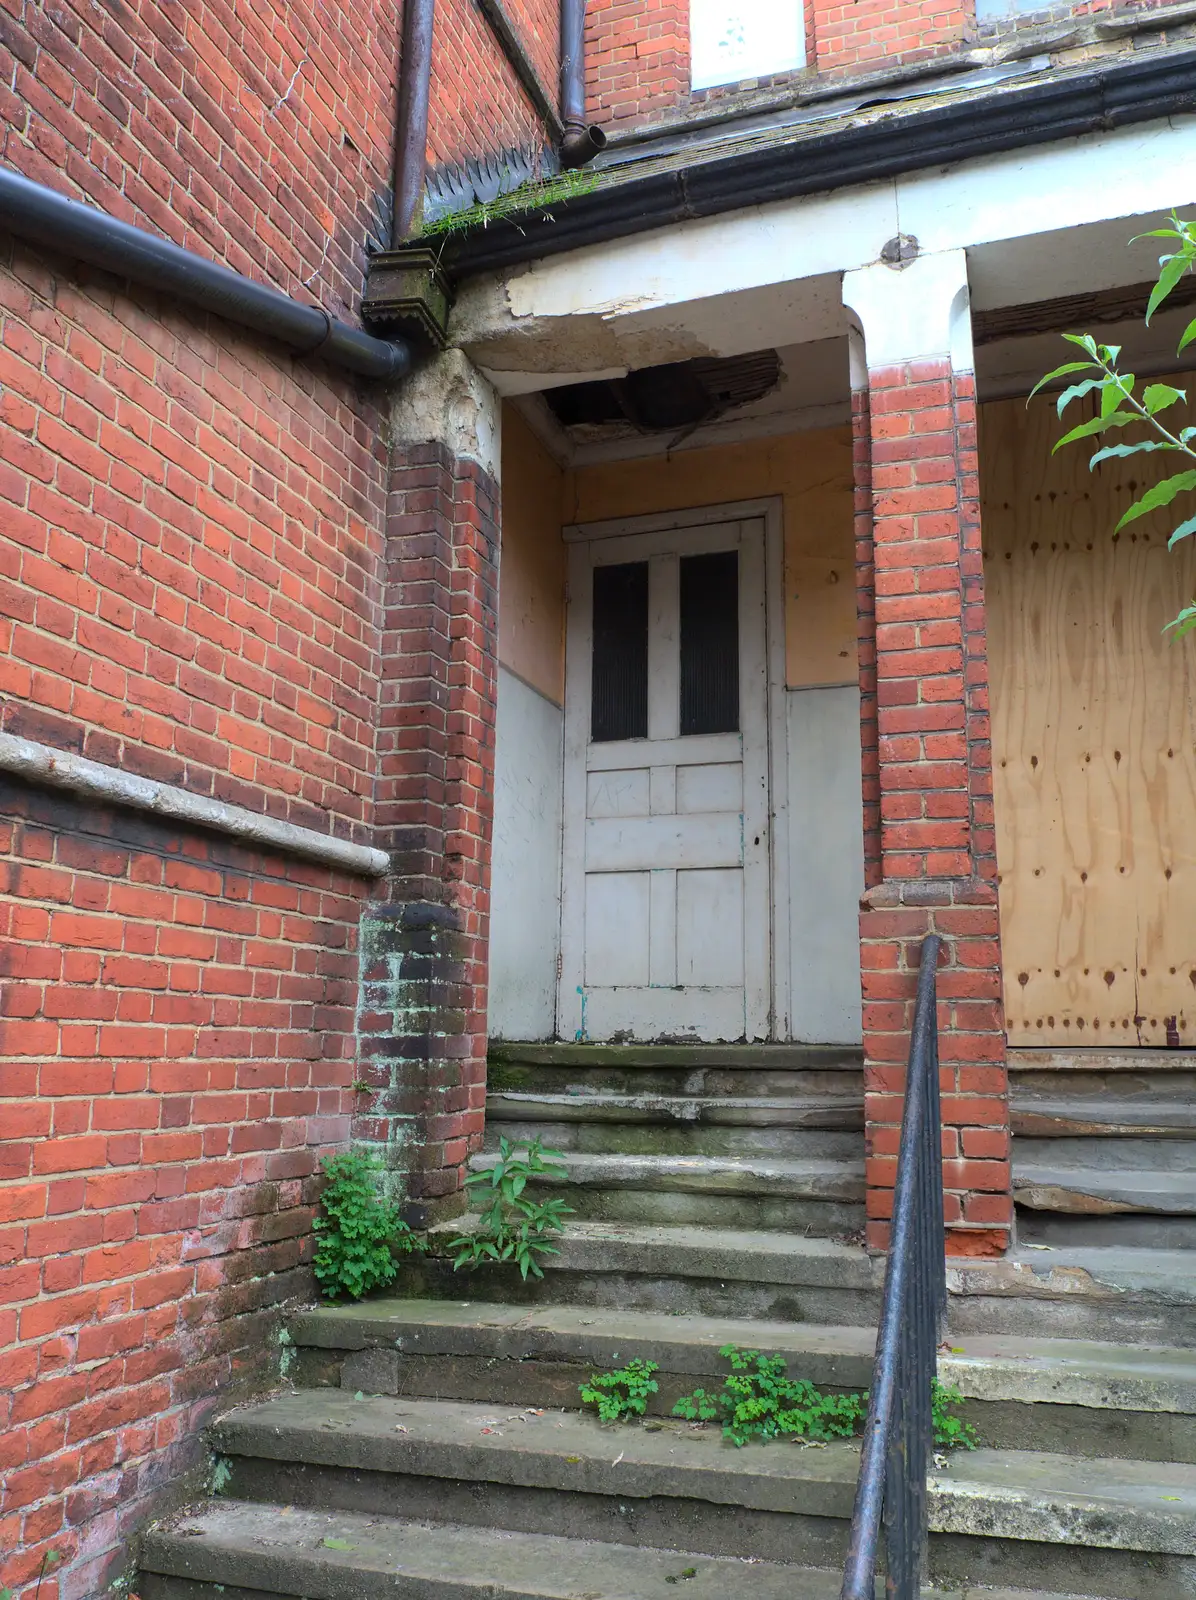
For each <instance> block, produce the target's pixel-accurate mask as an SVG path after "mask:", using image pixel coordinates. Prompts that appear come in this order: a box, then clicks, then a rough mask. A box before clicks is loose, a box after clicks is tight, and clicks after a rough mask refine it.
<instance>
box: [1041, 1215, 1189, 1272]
mask: <svg viewBox="0 0 1196 1600" xmlns="http://www.w3.org/2000/svg"><path fill="white" fill-rule="evenodd" d="M1017 1236H1018V1241H1019V1242H1020V1243H1021V1244H1048V1245H1052V1246H1054V1247H1055V1248H1056V1249H1082V1248H1085V1247H1096V1246H1102V1247H1111V1248H1115V1249H1126V1250H1133V1249H1140V1250H1196V1217H1160V1216H1154V1215H1143V1214H1142V1213H1134V1212H1131V1213H1122V1214H1120V1215H1113V1216H1100V1217H1085V1216H1077V1215H1075V1214H1066V1213H1063V1212H1058V1211H1035V1210H1032V1209H1031V1208H1030V1207H1029V1206H1018V1207H1017ZM1047 1259H1048V1260H1049V1257H1048V1258H1047Z"/></svg>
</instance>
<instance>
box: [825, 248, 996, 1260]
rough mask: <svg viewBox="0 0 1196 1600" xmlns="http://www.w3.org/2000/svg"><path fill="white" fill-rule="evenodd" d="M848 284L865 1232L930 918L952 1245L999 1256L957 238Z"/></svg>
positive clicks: (970, 421) (968, 370) (878, 1219)
mask: <svg viewBox="0 0 1196 1600" xmlns="http://www.w3.org/2000/svg"><path fill="white" fill-rule="evenodd" d="M843 295H844V300H845V302H846V304H847V306H848V307H849V309H850V310H851V311H852V312H854V314H855V316H856V317H857V318H858V321H859V325H860V329H861V330H862V337H863V351H864V353H865V354H866V358H867V359H866V368H865V366H864V364H863V363H859V362H857V365H856V375H857V377H856V383H855V385H854V387H855V390H856V400H855V403H854V405H853V416H854V417H855V419H856V427H857V450H858V446H859V444H860V442H862V439H863V436H864V430H865V427H866V428H867V433H868V436H869V438H870V450H869V451H868V452H867V453H866V454H865V452H863V451H862V450H858V455H857V512H858V511H859V508H860V505H861V503H863V504H864V505H866V504H867V501H868V500H869V499H870V501H871V527H870V528H868V527H867V525H866V523H867V517H866V513H865V514H864V515H863V516H861V515H857V528H856V532H857V541H858V542H857V562H858V571H859V577H860V644H861V661H860V671H861V689H862V692H863V696H864V717H863V729H864V750H863V760H864V795H865V819H866V822H865V825H866V830H867V833H868V836H867V837H866V840H865V852H866V860H867V867H868V876H867V880H866V881H867V882H868V885H869V886H868V888H867V890H866V892H865V894H864V898H863V900H862V901H861V907H860V962H861V970H862V974H863V992H864V1017H863V1023H864V1060H865V1094H866V1117H867V1141H868V1143H867V1156H868V1241H869V1244H870V1245H871V1246H873V1247H875V1248H882V1247H883V1246H884V1245H885V1244H886V1243H887V1240H888V1220H887V1219H888V1217H889V1216H890V1214H891V1210H892V1190H893V1183H894V1179H895V1175H896V1157H897V1147H898V1136H899V1131H900V1120H901V1107H902V1097H903V1093H904V1087H905V1060H906V1054H907V1050H908V1045H909V1031H910V1026H911V1023H912V1018H913V1000H914V993H915V989H916V985H917V965H918V953H919V948H920V942H921V940H922V938H923V937H924V935H925V934H927V933H929V932H935V933H939V934H941V935H942V936H943V941H944V943H943V953H942V957H941V971H940V973H939V1028H940V1061H941V1066H942V1096H943V1100H942V1106H943V1129H942V1135H943V1158H944V1171H943V1186H944V1202H945V1213H946V1220H947V1227H948V1230H949V1231H948V1245H947V1248H948V1250H949V1251H950V1252H951V1253H954V1254H965V1255H995V1254H1000V1253H1001V1252H1002V1251H1003V1250H1004V1249H1005V1248H1006V1247H1007V1245H1008V1243H1009V1230H1010V1227H1011V1224H1012V1199H1011V1193H1010V1168H1009V1113H1008V1099H1007V1092H1006V1089H1007V1085H1006V1075H1005V1033H1004V1019H1003V1016H1002V1011H1001V953H1000V927H999V920H998V912H997V890H996V856H995V847H994V834H993V816H992V772H991V748H990V742H989V719H988V664H987V651H986V640H985V626H984V577H983V569H982V559H981V549H980V512H979V488H978V480H977V460H976V401H975V380H974V377H973V371H972V349H971V321H970V314H969V311H968V293H967V270H966V263H965V260H964V255H963V252H962V251H950V252H944V253H942V254H939V255H929V256H920V257H917V258H916V259H914V260H912V261H908V262H906V263H904V264H903V265H901V266H899V267H890V266H888V265H886V264H884V263H877V264H875V265H873V266H870V267H865V268H861V269H860V270H858V271H855V272H849V273H847V274H846V275H845V279H844V286H843ZM865 371H866V379H867V382H866V388H865V383H864V373H865ZM873 644H874V648H875V669H874V682H875V695H876V699H875V706H876V711H875V719H876V720H875V733H876V747H875V752H873V750H872V749H871V747H870V731H871V730H870V724H869V707H870V699H869V696H870V692H871V688H872V684H873V666H872V660H871V651H872V647H873ZM873 795H874V796H875V800H876V802H877V803H878V809H879V815H878V817H877V813H876V811H875V810H872V809H869V807H870V800H871V797H872V796H873ZM877 821H878V824H879V826H878V829H876V828H870V827H869V823H870V822H877Z"/></svg>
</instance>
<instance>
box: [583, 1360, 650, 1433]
mask: <svg viewBox="0 0 1196 1600" xmlns="http://www.w3.org/2000/svg"><path fill="white" fill-rule="evenodd" d="M657 1370H658V1368H657V1364H656V1362H655V1361H640V1360H639V1359H636V1360H635V1361H629V1362H628V1363H627V1365H626V1366H625V1367H623V1368H621V1370H620V1371H618V1372H592V1373H591V1374H590V1381H589V1383H583V1384H582V1385H581V1389H580V1393H581V1403H582V1405H583V1406H597V1407H598V1420H599V1422H619V1421H623V1422H626V1421H627V1419H628V1418H629V1417H642V1416H643V1414H644V1412H645V1411H647V1409H648V1400H649V1397H650V1396H652V1395H654V1394H656V1393H657V1392H658V1391H659V1389H660V1385H659V1384H658V1383H657V1381H656V1379H655V1378H654V1377H653V1376H652V1374H653V1373H654V1372H656V1371H657Z"/></svg>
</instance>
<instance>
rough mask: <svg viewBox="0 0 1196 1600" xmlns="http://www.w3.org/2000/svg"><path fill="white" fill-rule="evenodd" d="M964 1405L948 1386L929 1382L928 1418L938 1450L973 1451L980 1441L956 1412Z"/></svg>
mask: <svg viewBox="0 0 1196 1600" xmlns="http://www.w3.org/2000/svg"><path fill="white" fill-rule="evenodd" d="M963 1404H964V1398H963V1395H962V1394H960V1392H959V1390H958V1389H954V1388H952V1387H951V1386H950V1385H949V1384H946V1383H940V1382H939V1380H938V1379H937V1378H931V1380H930V1418H931V1421H932V1423H933V1424H934V1442H935V1445H936V1446H937V1448H938V1449H940V1450H974V1449H975V1448H976V1446H977V1445H978V1444H979V1442H980V1440H979V1438H978V1436H977V1434H976V1430H975V1428H973V1426H972V1424H971V1423H970V1422H965V1421H964V1420H963V1418H962V1417H960V1416H957V1415H956V1412H957V1410H958V1408H959V1407H960V1406H962V1405H963Z"/></svg>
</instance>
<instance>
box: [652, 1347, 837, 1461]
mask: <svg viewBox="0 0 1196 1600" xmlns="http://www.w3.org/2000/svg"><path fill="white" fill-rule="evenodd" d="M719 1354H720V1355H721V1356H722V1357H723V1359H724V1360H726V1361H729V1362H730V1363H731V1371H730V1372H729V1373H728V1374H727V1376H726V1377H725V1378H724V1379H723V1386H722V1388H721V1389H719V1390H716V1391H715V1392H714V1393H710V1392H708V1391H707V1390H705V1389H695V1390H694V1391H693V1393H692V1394H687V1395H683V1396H682V1397H681V1399H680V1400H678V1402H677V1404H676V1405H675V1406H674V1407H673V1415H674V1416H675V1417H684V1418H687V1419H688V1420H689V1421H691V1422H721V1423H722V1426H723V1437H724V1438H726V1439H729V1440H730V1441H731V1443H732V1444H734V1445H737V1446H742V1445H745V1444H747V1443H748V1442H749V1441H750V1440H752V1439H759V1440H761V1441H762V1442H763V1443H765V1444H767V1443H770V1442H771V1441H772V1440H773V1439H790V1438H804V1439H817V1440H826V1439H846V1438H850V1436H851V1435H852V1434H853V1433H855V1432H856V1430H857V1428H858V1427H859V1425H860V1423H861V1422H862V1421H863V1419H864V1417H865V1415H866V1414H867V1409H868V1397H867V1395H863V1394H826V1393H824V1392H823V1391H822V1390H821V1389H818V1388H816V1387H815V1385H814V1384H812V1383H810V1382H809V1381H808V1380H807V1379H805V1378H791V1377H789V1375H788V1371H787V1369H786V1364H785V1358H784V1356H766V1355H761V1353H760V1352H759V1351H758V1350H741V1349H740V1348H739V1347H738V1345H733V1344H725V1345H723V1347H722V1349H721V1350H720V1351H719Z"/></svg>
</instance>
